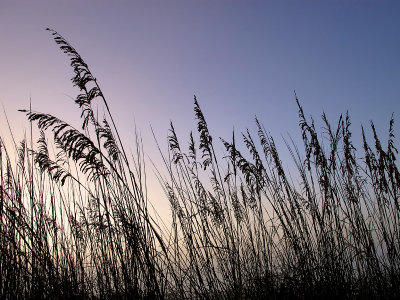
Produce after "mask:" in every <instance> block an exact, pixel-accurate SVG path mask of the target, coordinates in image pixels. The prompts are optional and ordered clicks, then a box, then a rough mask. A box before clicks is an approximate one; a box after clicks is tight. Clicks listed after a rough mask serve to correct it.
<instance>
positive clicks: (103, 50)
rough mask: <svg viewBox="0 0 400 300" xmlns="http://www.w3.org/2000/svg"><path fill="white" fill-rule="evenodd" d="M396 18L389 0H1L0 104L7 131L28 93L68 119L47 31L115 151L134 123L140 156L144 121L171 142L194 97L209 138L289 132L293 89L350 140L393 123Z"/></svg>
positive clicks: (64, 79)
mask: <svg viewBox="0 0 400 300" xmlns="http://www.w3.org/2000/svg"><path fill="white" fill-rule="evenodd" d="M399 13H400V2H398V1H384V0H382V1H368V0H365V1H355V0H354V1H350V0H348V1H339V0H337V1H255V0H249V1H233V0H230V1H228V0H226V1H225V0H219V1H211V0H210V1H208V0H203V1H194V0H193V1H191V0H186V1H152V0H150V1H118V0H114V1H94V0H86V1H71V0H70V1H41V0H39V1H9V0H1V1H0V53H1V55H0V102H1V104H3V105H4V107H5V109H6V111H7V114H8V117H9V118H10V121H11V125H12V126H13V128H15V129H14V130H15V131H16V134H18V132H21V133H22V132H23V130H24V128H26V126H27V123H26V122H25V118H24V116H23V115H22V114H21V113H17V112H16V110H17V109H19V108H26V107H28V105H29V98H30V97H31V99H32V105H33V109H35V110H38V111H43V112H49V113H52V114H55V115H57V116H59V117H62V118H64V119H65V120H67V121H70V122H72V123H74V122H75V124H79V119H78V117H79V110H78V109H77V108H75V105H74V104H73V101H72V100H71V99H70V97H74V96H76V95H77V93H78V91H77V89H76V88H73V87H72V86H71V83H70V81H69V79H70V78H71V77H72V75H73V73H72V70H71V69H70V68H69V62H68V59H67V57H66V56H65V55H64V54H63V53H62V52H61V51H59V50H58V48H57V46H56V45H55V43H54V41H53V40H52V38H51V36H50V35H49V33H48V32H47V31H45V30H44V29H45V28H46V27H50V28H53V29H55V30H57V31H58V32H59V33H60V34H62V35H63V36H64V37H65V38H66V39H67V40H68V41H69V42H70V43H71V44H72V45H74V46H75V48H76V49H77V50H78V52H79V53H80V54H81V56H82V57H83V58H84V60H85V61H86V62H87V63H88V64H89V66H90V68H91V70H92V72H93V73H94V75H95V77H96V78H97V79H98V82H99V84H100V86H101V87H102V90H103V92H104V94H105V95H106V97H107V98H108V101H109V105H110V107H111V111H112V113H113V114H114V118H116V123H117V126H118V128H119V130H120V133H121V135H122V137H123V140H124V141H126V144H127V146H128V147H129V146H131V147H132V148H133V145H134V143H133V131H134V124H135V122H136V125H137V126H138V128H140V130H141V132H142V135H143V139H144V142H145V150H146V149H147V153H148V154H149V155H150V156H151V157H152V158H154V157H157V156H158V153H157V150H156V148H155V145H154V141H153V139H152V137H151V132H150V125H149V124H150V123H151V124H152V126H153V128H154V130H155V132H156V135H157V137H158V138H159V140H160V142H161V143H162V144H163V145H165V141H166V139H165V137H166V135H167V130H168V128H169V121H170V120H172V121H174V123H175V128H176V130H177V132H178V135H179V136H180V137H181V138H182V142H183V143H184V144H185V143H186V142H187V141H188V134H189V132H190V130H193V129H195V121H194V114H193V95H194V94H196V95H197V97H198V100H199V102H200V105H201V107H202V109H203V112H204V114H205V115H206V118H207V121H208V123H209V126H210V130H211V132H212V133H213V134H214V135H215V137H219V136H222V137H226V138H229V137H230V136H231V131H232V128H233V127H234V128H235V130H236V131H238V132H240V131H244V130H245V129H246V128H248V127H249V128H254V121H253V120H254V116H255V115H257V116H258V118H259V119H260V121H261V122H262V123H263V124H264V126H265V127H266V129H267V130H268V131H270V132H271V133H272V135H273V136H274V137H275V138H276V139H277V140H279V139H280V136H281V135H286V134H287V133H289V134H291V135H292V136H294V137H295V138H296V137H298V136H299V130H298V118H297V116H298V113H297V107H296V105H295V101H294V90H296V92H297V95H298V97H299V99H300V101H301V103H302V104H303V107H304V109H305V111H306V113H307V115H313V117H314V118H315V119H318V118H319V116H320V115H321V113H322V111H325V112H326V113H327V115H328V117H329V118H330V119H331V120H332V121H333V122H335V121H336V120H337V118H338V116H339V114H340V113H345V112H346V110H348V111H349V113H350V116H351V119H352V123H353V128H354V136H353V138H354V140H355V142H357V141H360V140H361V138H360V136H359V133H360V124H361V123H362V124H364V125H366V126H367V125H368V123H369V120H371V119H372V120H374V122H375V123H376V125H377V128H378V130H379V131H381V132H382V133H384V134H385V135H386V132H387V127H388V122H389V118H390V115H391V113H392V112H394V113H395V118H396V120H397V122H399V112H400V104H399V103H400V101H399V100H400V99H399V97H400V84H399V83H400V55H399V53H400V18H399ZM2 117H3V115H2ZM399 128H400V127H399V124H397V125H396V132H399ZM0 133H1V134H2V135H3V134H6V133H7V127H6V124H5V122H4V120H2V121H1V122H0ZM130 141H132V142H130ZM298 141H299V142H301V141H300V140H298ZM217 148H220V149H222V146H221V147H217ZM156 160H157V159H156Z"/></svg>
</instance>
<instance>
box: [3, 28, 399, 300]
mask: <svg viewBox="0 0 400 300" xmlns="http://www.w3.org/2000/svg"><path fill="white" fill-rule="evenodd" d="M50 32H51V33H52V34H53V37H54V39H55V41H56V42H57V44H59V46H60V48H61V50H63V51H64V52H65V53H66V54H67V55H68V56H69V58H70V61H71V66H72V68H73V70H74V73H75V76H74V77H73V78H72V82H73V84H74V85H75V86H77V87H78V88H79V90H80V94H79V95H78V96H77V98H76V101H75V102H76V104H77V105H78V106H79V107H80V108H81V109H82V128H81V129H77V128H74V127H72V126H71V125H70V124H68V123H66V122H65V121H63V120H60V119H58V118H56V117H54V116H52V115H48V114H44V113H39V112H33V111H31V110H23V112H24V113H25V114H26V115H27V117H28V120H29V121H31V124H32V123H35V124H36V125H37V127H38V129H39V139H38V140H37V142H36V143H33V142H32V135H31V138H28V139H24V140H22V141H21V142H20V143H19V144H18V145H17V144H15V145H5V144H4V142H3V140H2V139H1V140H0V221H1V222H0V226H1V227H0V246H1V248H0V256H1V257H0V279H1V281H0V284H1V286H0V293H1V298H7V299H113V298H118V299H134V298H148V299H153V298H159V299H162V298H166V299H172V298H174V299H192V298H199V299H212V298H217V297H218V298H221V299H245V298H251V299H285V298H287V299H291V298H303V299H310V298H322V297H324V298H376V299H378V298H379V299H385V298H386V299H390V298H396V297H397V298H399V297H400V286H399V284H398V283H399V282H400V255H399V253H400V249H399V248H400V208H399V196H400V173H399V170H398V167H397V164H396V156H397V149H396V147H395V144H394V143H395V142H394V132H393V122H394V121H393V118H392V119H391V120H390V124H389V139H388V141H387V145H385V146H383V144H382V142H381V140H380V139H379V137H378V136H377V133H376V130H375V127H374V124H373V123H371V126H370V127H371V129H370V130H369V132H372V135H373V138H372V146H371V142H370V141H368V139H367V135H366V133H364V129H363V130H362V135H363V149H361V151H358V152H357V150H356V149H355V147H354V146H353V144H352V140H351V131H350V119H349V116H348V115H346V116H344V117H342V116H341V117H340V118H339V121H338V122H337V124H336V127H332V126H331V125H330V123H329V122H328V120H327V119H326V116H325V115H322V120H323V122H324V131H323V133H322V134H320V133H318V131H317V129H316V128H315V125H314V122H313V121H312V120H311V121H310V120H308V119H307V118H306V117H305V114H304V112H303V108H302V107H301V105H300V103H299V101H298V100H297V98H296V101H297V105H298V108H299V120H300V122H299V125H300V130H301V133H302V139H303V147H302V149H300V147H299V146H298V145H296V143H294V142H293V141H290V142H287V147H288V149H289V150H290V153H291V155H292V158H293V163H294V166H295V167H296V170H297V174H292V175H290V174H288V172H287V171H286V170H285V169H284V167H283V164H282V162H281V160H280V158H279V153H278V150H277V148H276V146H275V143H274V139H273V138H272V136H270V135H269V134H268V133H267V132H266V130H265V129H264V127H263V126H262V124H261V123H260V122H259V121H258V120H255V122H256V125H257V128H258V130H257V132H256V134H255V137H254V135H253V136H252V134H251V133H250V132H249V131H247V132H245V133H244V134H242V135H241V137H240V140H242V141H243V143H239V144H237V143H236V140H237V136H236V135H235V133H234V132H233V133H232V137H230V138H229V139H227V140H224V139H221V141H215V139H213V138H212V135H211V133H210V131H209V128H208V126H207V122H206V120H205V117H204V115H203V113H202V111H201V109H200V106H199V103H198V102H197V99H196V98H195V99H194V110H195V116H196V120H197V129H198V130H197V131H198V132H197V133H195V134H190V137H189V148H188V150H187V151H184V150H183V148H182V147H181V143H180V141H179V139H178V137H177V135H176V132H175V129H174V127H173V124H172V123H171V129H170V135H169V136H168V142H169V149H168V153H166V154H164V155H163V160H164V163H165V166H157V167H158V177H159V180H160V182H161V184H162V186H163V188H164V190H165V195H166V197H168V200H169V202H170V204H171V214H172V220H173V222H172V226H171V228H168V229H165V228H164V227H163V226H162V224H160V223H159V222H156V221H155V220H154V219H153V217H152V215H151V214H150V213H149V208H148V206H149V202H148V199H147V196H146V182H145V177H146V170H145V168H144V161H143V150H142V145H141V143H140V140H139V139H137V141H136V145H137V148H136V153H135V155H134V157H133V158H132V159H131V158H128V155H127V153H126V152H125V150H124V147H123V143H122V141H121V140H120V138H119V135H118V131H117V129H116V128H115V125H114V121H113V119H112V115H111V113H110V110H109V107H108V103H107V101H106V99H105V98H104V96H103V93H102V92H101V89H100V87H99V86H98V84H97V82H96V79H95V78H94V76H93V75H92V73H91V72H90V70H89V68H88V66H87V65H86V64H85V63H84V61H83V60H82V58H81V57H80V55H79V54H78V53H77V52H76V50H75V49H74V48H73V47H72V46H71V45H70V44H69V43H68V42H67V41H66V40H65V39H64V38H62V37H61V36H60V35H59V34H58V33H57V32H55V31H52V30H50ZM94 104H96V105H102V106H103V107H104V111H105V116H104V117H103V118H101V119H100V118H98V116H97V115H96V114H95V113H94V108H93V105H94ZM46 134H47V135H46ZM194 136H198V137H199V138H198V139H196V138H195V137H194ZM195 141H196V142H195ZM322 141H324V142H325V145H324V144H323V143H322ZM327 142H328V143H327ZM215 143H222V144H223V145H224V146H225V149H226V155H225V157H223V158H219V157H218V155H217V154H216V153H215V151H214V144H215ZM185 144H187V143H186V142H185ZM326 144H328V145H326ZM13 148H14V149H13ZM10 149H11V150H10ZM50 149H55V150H50ZM161 150H162V149H160V152H161V153H163V151H161ZM10 151H11V152H10ZM245 152H247V153H245ZM357 153H358V155H359V156H360V155H362V157H361V158H358V157H357V155H356V154H357ZM165 174H166V175H165ZM292 178H295V179H294V180H292Z"/></svg>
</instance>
